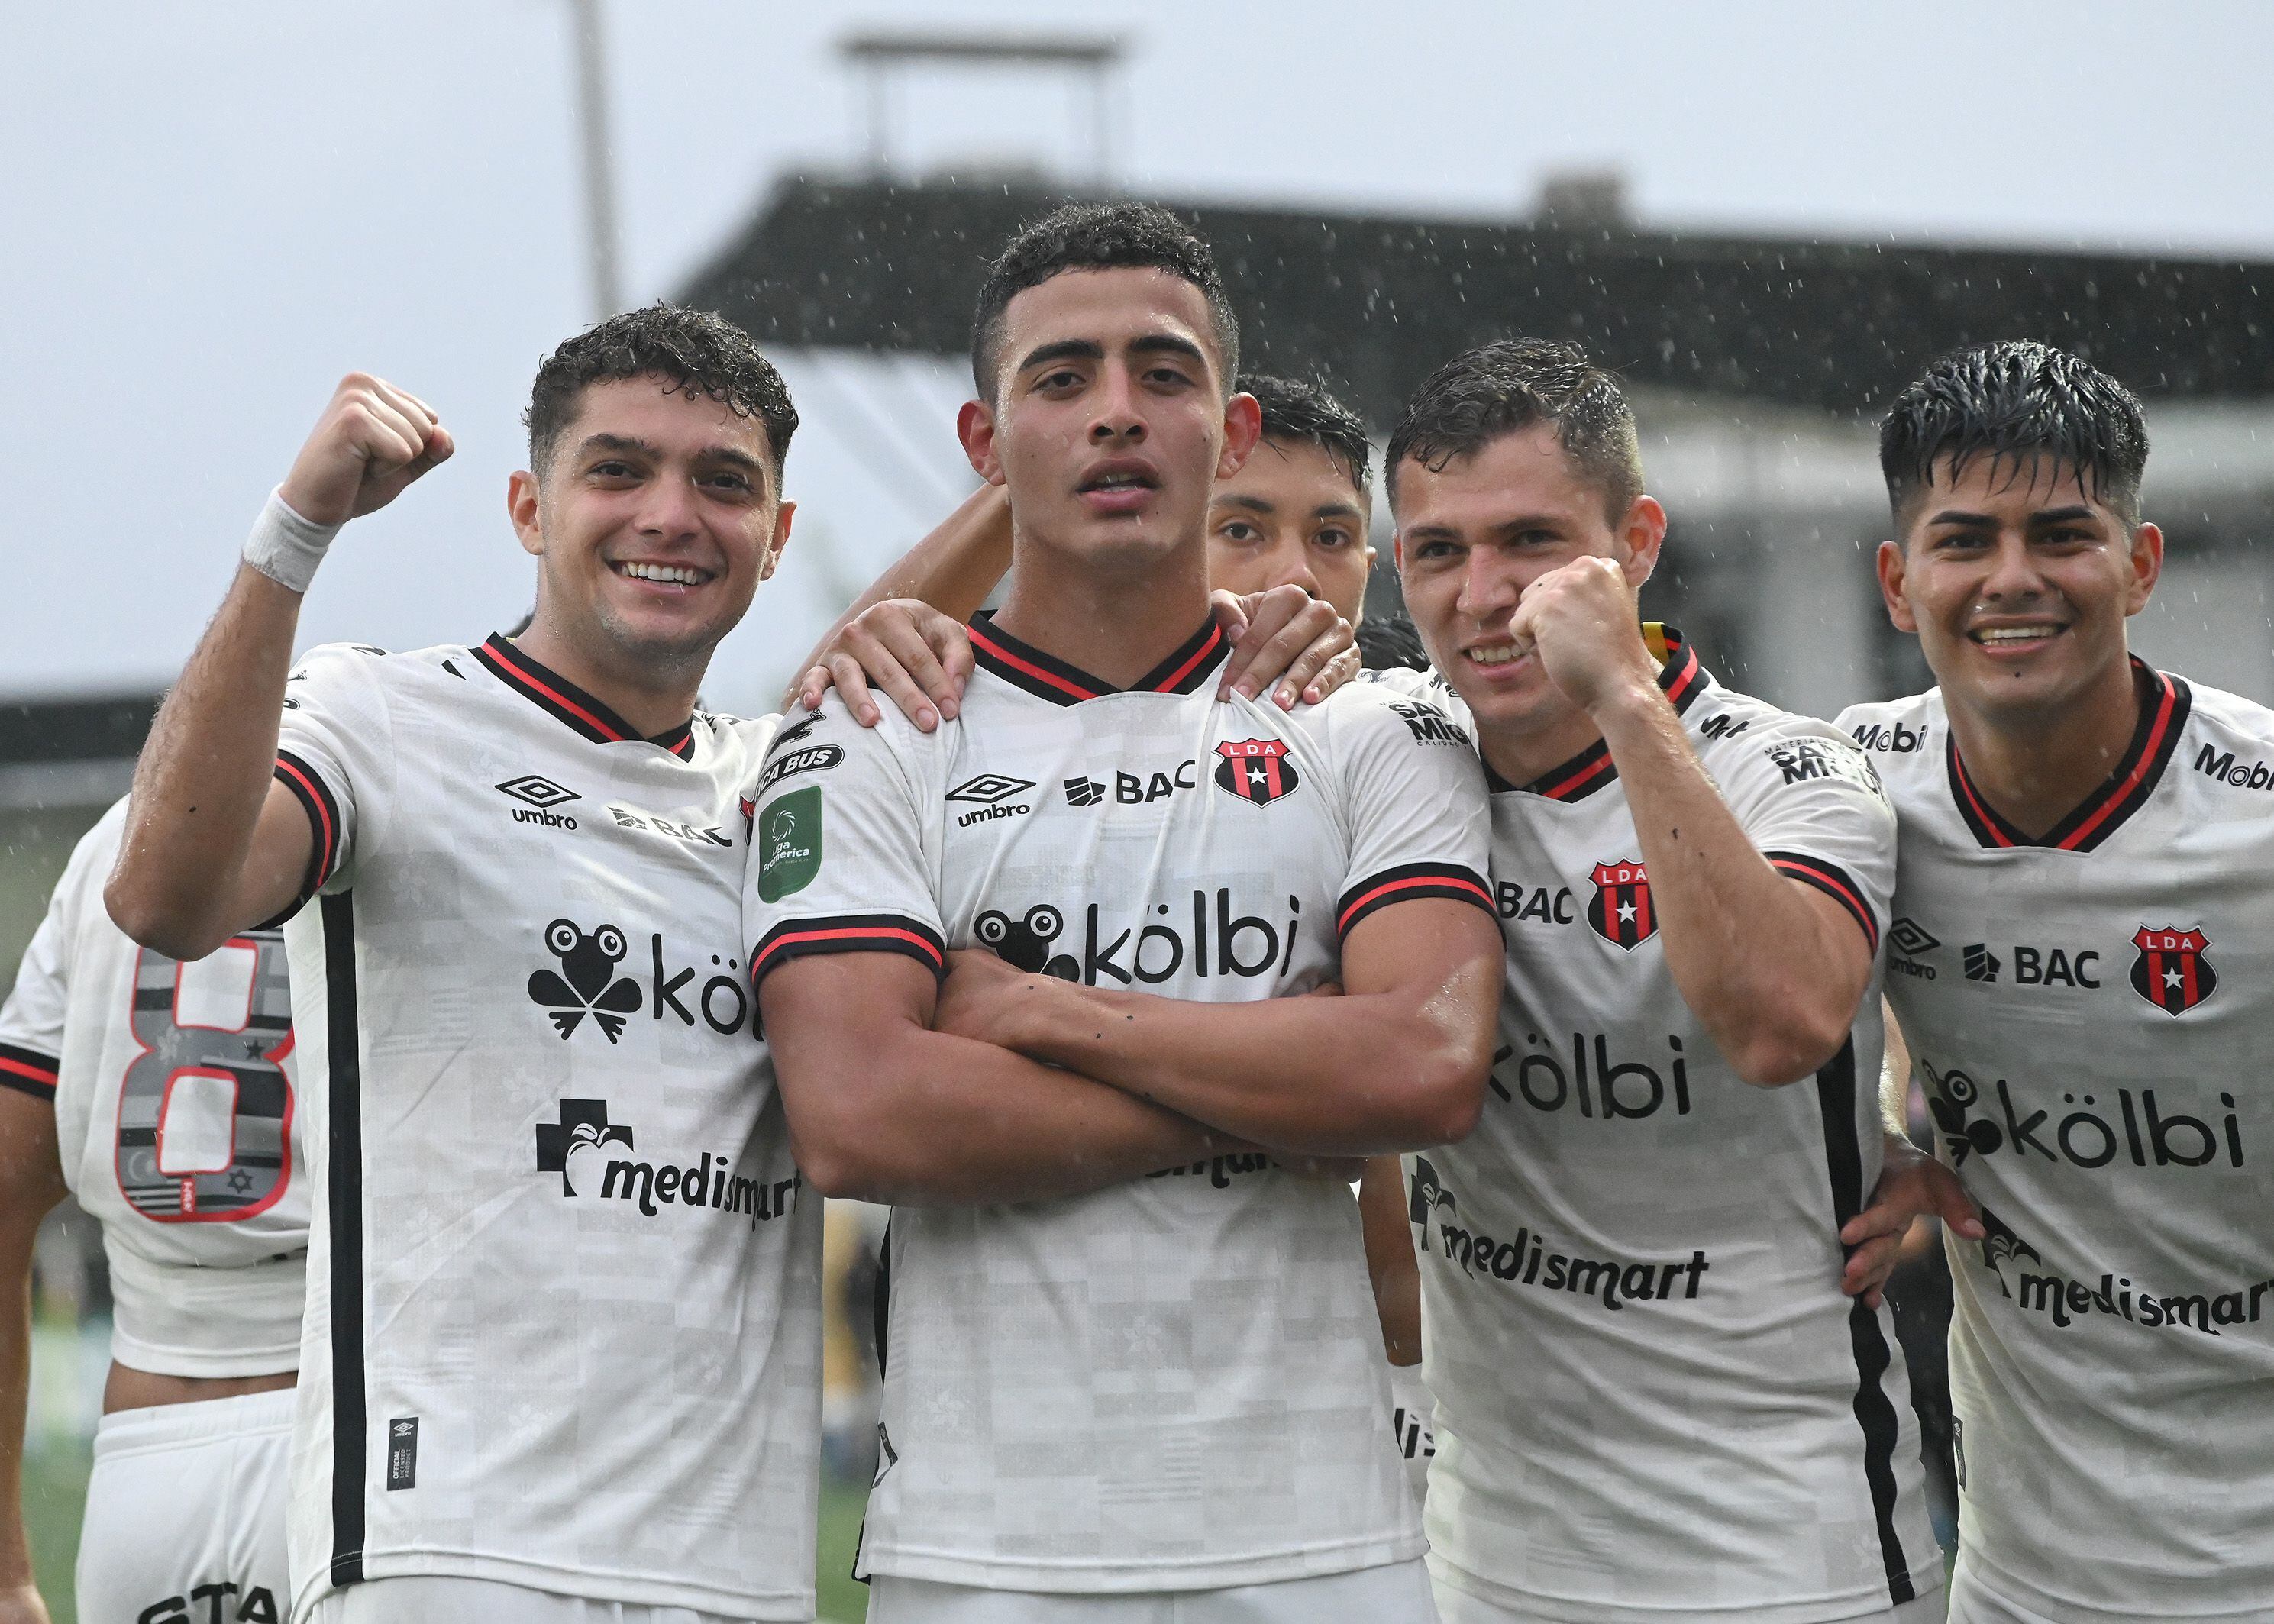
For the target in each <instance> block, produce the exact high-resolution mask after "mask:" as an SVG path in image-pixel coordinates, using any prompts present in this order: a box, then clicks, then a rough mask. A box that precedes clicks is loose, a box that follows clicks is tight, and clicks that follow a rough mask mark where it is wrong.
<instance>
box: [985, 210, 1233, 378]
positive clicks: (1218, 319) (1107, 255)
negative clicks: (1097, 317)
mask: <svg viewBox="0 0 2274 1624" xmlns="http://www.w3.org/2000/svg"><path fill="white" fill-rule="evenodd" d="M1126 269H1136V270H1159V271H1166V272H1167V273H1168V274H1170V275H1171V276H1174V277H1177V278H1178V280H1180V281H1183V282H1190V283H1192V285H1193V287H1195V288H1198V289H1200V290H1201V293H1202V294H1203V295H1205V296H1206V297H1207V298H1208V306H1209V322H1210V323H1211V324H1212V325H1213V326H1214V327H1215V328H1216V348H1217V349H1218V350H1222V351H1223V355H1222V356H1221V357H1220V359H1221V361H1222V363H1223V376H1224V387H1225V388H1226V389H1227V390H1229V389H1230V388H1231V379H1232V376H1233V375H1234V374H1235V373H1237V372H1239V320H1238V319H1237V318H1236V317H1234V316H1233V315H1232V313H1231V301H1230V299H1228V298H1227V297H1225V295H1224V278H1223V277H1222V276H1221V275H1219V274H1217V272H1216V254H1215V252H1214V251H1213V250H1211V249H1210V248H1209V245H1208V244H1207V243H1206V242H1204V241H1202V240H1201V237H1200V236H1199V234H1198V233H1196V232H1194V231H1193V229H1192V228H1191V227H1190V226H1188V225H1186V223H1185V222H1183V221H1181V220H1179V219H1178V218H1177V217H1176V216H1175V215H1174V214H1171V213H1170V212H1169V211H1168V210H1167V209H1165V208H1163V207H1160V206H1159V205H1158V204H1154V203H1069V204H1067V205H1065V207H1062V208H1060V209H1058V210H1057V211H1055V212H1054V213H1051V214H1045V215H1043V218H1041V219H1040V220H1036V221H1033V222H1029V223H1028V224H1027V225H1025V226H1022V227H1020V230H1019V234H1018V235H1017V236H1016V237H1013V238H1012V239H1011V242H1010V245H1009V246H1008V247H1006V248H1005V249H1004V250H1003V252H1002V253H1001V254H999V255H998V256H997V258H996V260H995V263H994V264H993V265H991V266H990V267H987V279H986V281H984V282H982V283H980V285H979V309H978V312H977V313H976V314H975V315H974V317H973V318H972V322H971V381H972V382H973V383H974V384H975V385H976V386H978V389H979V394H980V396H981V398H982V399H983V400H990V401H991V400H993V399H994V398H995V386H996V384H997V383H998V381H999V373H1000V371H1001V368H1000V366H999V365H998V355H997V352H998V350H1001V348H1002V346H1003V312H1004V311H1005V309H1007V308H1008V307H1009V305H1010V303H1011V301H1012V300H1013V299H1014V298H1016V297H1018V296H1019V295H1020V294H1021V293H1024V292H1025V291H1026V290H1027V289H1029V288H1038V287H1040V286H1042V284H1043V283H1044V282H1048V281H1050V278H1051V277H1053V276H1056V275H1057V274H1058V273H1059V272H1061V271H1111V270H1126Z"/></svg>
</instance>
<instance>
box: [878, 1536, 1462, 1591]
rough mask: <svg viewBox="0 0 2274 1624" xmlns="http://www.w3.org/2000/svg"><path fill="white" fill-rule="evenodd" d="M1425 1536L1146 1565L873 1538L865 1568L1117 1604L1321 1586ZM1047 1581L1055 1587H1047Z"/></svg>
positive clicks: (1397, 1556) (1397, 1555)
mask: <svg viewBox="0 0 2274 1624" xmlns="http://www.w3.org/2000/svg"><path fill="white" fill-rule="evenodd" d="M1428 1548H1429V1546H1428V1541H1427V1539H1425V1538H1423V1537H1422V1536H1421V1535H1420V1534H1419V1532H1418V1531H1417V1532H1416V1533H1414V1534H1413V1535H1412V1536H1411V1537H1410V1538H1404V1537H1401V1538H1396V1539H1381V1538H1369V1539H1361V1540H1350V1541H1346V1542H1344V1543H1343V1544H1340V1545H1313V1546H1309V1547H1307V1548H1306V1549H1304V1550H1300V1551H1284V1552H1271V1553H1266V1554H1262V1555H1256V1556H1236V1557H1222V1556H1211V1557H1190V1558H1177V1557H1171V1558H1158V1557H1156V1558H1153V1559H1150V1560H1146V1561H1143V1562H1137V1561H1130V1562H1111V1563H1105V1562H1093V1561H1084V1562H1082V1563H1081V1564H1080V1568H1081V1571H1079V1572H1073V1571H1069V1569H1072V1568H1074V1567H1075V1566H1076V1564H1074V1563H1073V1562H1065V1563H1055V1562H1049V1561H1022V1560H1005V1559H1004V1558H1001V1557H993V1558H973V1557H968V1556H957V1555H953V1554H950V1553H946V1552H942V1551H917V1550H911V1549H909V1548H907V1547H906V1546H902V1547H900V1548H898V1549H894V1548H892V1547H890V1546H883V1545H878V1544H877V1541H876V1538H875V1536H874V1535H873V1534H872V1535H870V1537H869V1538H868V1539H867V1540H866V1541H864V1542H863V1544H862V1552H861V1568H862V1572H863V1573H866V1574H869V1575H877V1574H885V1575H891V1576H892V1578H895V1579H928V1580H930V1581H932V1582H933V1583H937V1584H961V1585H968V1586H970V1587H972V1588H973V1589H975V1590H1019V1591H1023V1592H1026V1593H1028V1594H1033V1595H1067V1596H1112V1595H1132V1594H1141V1593H1144V1592H1148V1591H1164V1590H1230V1589H1232V1588H1234V1587H1235V1586H1243V1585H1250V1584H1276V1583H1281V1582H1282V1581H1284V1580H1288V1579H1321V1578H1326V1577H1329V1576H1330V1575H1335V1574H1344V1573H1357V1572H1359V1571H1360V1570H1362V1569H1364V1568H1388V1567H1390V1566H1392V1565H1393V1564H1396V1563H1398V1562H1410V1561H1412V1560H1413V1559H1414V1558H1415V1557H1418V1556H1421V1555H1424V1554H1426V1553H1427V1551H1428ZM1043 1581H1048V1583H1043Z"/></svg>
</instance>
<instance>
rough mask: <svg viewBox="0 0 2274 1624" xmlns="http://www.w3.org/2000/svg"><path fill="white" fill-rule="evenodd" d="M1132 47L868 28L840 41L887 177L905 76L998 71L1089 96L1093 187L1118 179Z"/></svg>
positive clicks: (874, 167) (1118, 42)
mask: <svg viewBox="0 0 2274 1624" xmlns="http://www.w3.org/2000/svg"><path fill="white" fill-rule="evenodd" d="M1124 43H1125V41H1123V40H1122V39H1121V38H1120V36H1118V35H1116V34H1059V33H1049V34H1040V33H1024V32H1017V33H1005V32H977V31H972V30H968V29H937V28H892V29H860V30H856V31H855V32H854V33H851V34H846V35H844V36H843V37H842V38H840V40H839V41H837V51H838V55H839V56H841V57H842V58H843V59H844V61H845V64H846V65H847V67H849V68H850V69H852V70H853V71H855V73H857V74H858V75H860V77H861V79H862V91H863V94H864V99H865V101H866V102H867V107H868V142H867V152H866V154H865V156H866V158H867V161H868V167H869V169H870V171H871V172H873V173H875V174H878V175H884V174H887V173H889V172H890V170H891V169H892V91H893V88H894V86H896V85H897V83H898V82H899V80H900V76H901V75H902V74H904V73H906V72H908V71H917V70H927V69H928V70H932V71H945V70H952V69H959V68H960V69H966V70H968V69H974V68H994V67H1016V68H1033V69H1038V70H1040V71H1044V72H1054V73H1062V74H1065V75H1067V76H1069V77H1071V78H1073V79H1077V80H1079V81H1080V82H1081V84H1082V85H1083V86H1085V87H1086V89H1087V90H1088V104H1089V105H1088V124H1089V168H1090V179H1091V181H1092V182H1093V183H1094V184H1096V185H1098V186H1100V187H1103V186H1105V185H1108V184H1111V180H1112V177H1113V129H1112V105H1111V102H1112V88H1113V86H1112V80H1113V74H1114V71H1115V70H1116V69H1117V68H1118V67H1119V66H1120V64H1121V57H1122V51H1123V47H1124Z"/></svg>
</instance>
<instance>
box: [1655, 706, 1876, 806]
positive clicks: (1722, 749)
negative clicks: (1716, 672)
mask: <svg viewBox="0 0 2274 1624" xmlns="http://www.w3.org/2000/svg"><path fill="white" fill-rule="evenodd" d="M1683 723H1684V725H1685V726H1687V727H1688V728H1689V730H1690V737H1691V739H1692V741H1694V743H1695V745H1696V748H1697V750H1698V759H1699V760H1700V761H1702V762H1704V763H1705V764H1706V771H1709V772H1711V773H1713V775H1714V776H1715V777H1716V778H1721V779H1724V780H1725V781H1726V780H1728V779H1729V778H1736V777H1745V776H1751V777H1754V778H1762V779H1764V780H1766V781H1767V782H1768V783H1771V784H1773V785H1779V786H1790V785H1797V784H1807V783H1813V782H1817V781H1825V782H1831V783H1847V784H1852V785H1854V786H1857V787H1858V788H1861V789H1863V790H1865V791H1868V792H1869V793H1871V794H1872V795H1874V796H1879V795H1881V794H1883V793H1885V792H1884V789H1883V787H1882V786H1881V784H1880V781H1879V771H1878V769H1877V768H1876V767H1875V766H1873V764H1872V763H1871V758H1870V756H1868V755H1867V754H1866V753H1865V752H1864V750H1863V749H1862V748H1860V747H1859V746H1858V745H1857V744H1856V741H1855V739H1854V738H1853V737H1852V736H1851V735H1849V733H1846V732H1844V731H1842V730H1841V727H1840V726H1839V725H1838V724H1837V723H1834V722H1827V721H1826V720H1825V719H1824V718H1822V717H1816V716H1809V715H1806V714H1804V713H1803V712H1801V711H1787V710H1785V709H1783V708H1782V707H1781V706H1778V705H1773V704H1771V703H1769V702H1768V701H1766V700H1765V699H1759V698H1756V697H1755V696H1754V695H1751V694H1741V693H1737V692H1736V691H1735V690H1734V689H1731V688H1724V687H1722V686H1721V684H1719V683H1716V684H1714V685H1713V687H1711V688H1707V689H1706V691H1705V692H1704V693H1703V694H1701V695H1699V696H1698V701H1697V703H1694V704H1693V705H1691V706H1690V709H1689V711H1687V712H1686V713H1685V714H1684V716H1683Z"/></svg>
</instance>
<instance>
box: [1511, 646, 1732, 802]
mask: <svg viewBox="0 0 2274 1624" xmlns="http://www.w3.org/2000/svg"><path fill="white" fill-rule="evenodd" d="M1643 635H1644V639H1645V642H1653V643H1659V644H1661V645H1663V647H1664V648H1665V650H1666V658H1664V659H1662V660H1660V662H1659V666H1658V686H1659V688H1660V691H1661V692H1662V693H1664V694H1665V695H1666V697H1667V699H1668V702H1669V703H1671V704H1672V705H1673V706H1674V713H1675V715H1676V716H1686V715H1688V714H1689V711H1690V706H1692V705H1694V704H1696V703H1698V695H1700V694H1702V693H1704V692H1705V691H1706V667H1705V666H1704V665H1701V664H1699V663H1698V650H1695V649H1693V648H1691V647H1690V640H1689V639H1688V638H1687V637H1684V636H1683V635H1682V634H1681V633H1680V632H1679V631H1677V630H1675V628H1673V627H1671V626H1658V625H1649V626H1645V627H1644V628H1643ZM1618 776H1619V770H1618V767H1617V765H1616V764H1615V763H1613V762H1612V760H1611V747H1610V746H1609V745H1608V744H1606V743H1604V742H1603V741H1601V740H1600V739H1598V740H1597V741H1595V742H1594V743H1593V744H1591V745H1589V746H1588V747H1587V748H1585V749H1584V750H1582V751H1580V752H1579V753H1578V754H1577V756H1573V757H1572V758H1571V759H1570V761H1567V762H1565V763H1563V764H1562V765H1561V766H1559V767H1552V768H1550V769H1549V770H1548V771H1546V772H1543V773H1541V774H1540V776H1539V777H1538V778H1534V779H1532V782H1531V783H1529V784H1510V783H1509V782H1508V781H1507V780H1506V779H1504V778H1502V777H1501V776H1500V775H1499V774H1498V773H1496V772H1495V771H1492V769H1491V767H1490V766H1489V765H1488V766H1487V768H1486V769H1485V778H1486V784H1487V788H1489V789H1490V790H1491V792H1492V793H1494V794H1495V795H1497V794H1500V793H1503V792H1505V791H1508V790H1511V789H1513V790H1518V791H1521V792H1522V793H1525V794H1527V795H1540V796H1543V797H1545V798H1546V799H1547V800H1549V801H1585V799H1586V798H1587V797H1588V796H1590V795H1592V794H1593V793H1595V792H1596V791H1597V790H1599V789H1601V788H1603V787H1604V786H1606V785H1608V784H1610V783H1611V782H1613V781H1614V780H1615V779H1616V778H1618Z"/></svg>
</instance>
